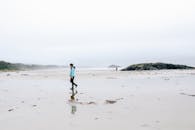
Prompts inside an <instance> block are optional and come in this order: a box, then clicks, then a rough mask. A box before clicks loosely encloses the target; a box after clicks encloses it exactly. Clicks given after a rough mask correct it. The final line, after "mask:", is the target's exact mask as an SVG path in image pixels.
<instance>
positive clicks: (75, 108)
mask: <svg viewBox="0 0 195 130" xmlns="http://www.w3.org/2000/svg"><path fill="white" fill-rule="evenodd" d="M71 91H72V93H71V96H70V100H69V102H70V103H73V104H71V114H75V113H76V111H77V107H76V104H75V101H76V100H75V95H76V94H77V93H78V92H77V90H76V89H75V88H74V87H73V88H71Z"/></svg>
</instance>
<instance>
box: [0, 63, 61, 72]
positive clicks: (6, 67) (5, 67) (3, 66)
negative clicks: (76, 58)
mask: <svg viewBox="0 0 195 130" xmlns="http://www.w3.org/2000/svg"><path fill="white" fill-rule="evenodd" d="M58 67H60V66H56V65H35V64H32V65H27V64H21V63H10V62H5V61H0V71H10V70H13V71H14V70H33V69H47V68H58Z"/></svg>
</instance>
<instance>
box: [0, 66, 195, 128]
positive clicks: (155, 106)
mask: <svg viewBox="0 0 195 130" xmlns="http://www.w3.org/2000/svg"><path fill="white" fill-rule="evenodd" d="M68 74H69V72H68V69H67V70H66V69H52V70H36V71H20V72H0V130H119V129H123V130H194V129H195V70H163V71H141V72H136V71H134V72H120V71H118V72H116V71H112V70H105V69H104V70H101V69H99V70H93V69H78V72H77V77H76V80H75V82H76V83H78V84H79V86H78V87H77V88H75V89H74V90H70V88H71V84H70V83H69V76H68Z"/></svg>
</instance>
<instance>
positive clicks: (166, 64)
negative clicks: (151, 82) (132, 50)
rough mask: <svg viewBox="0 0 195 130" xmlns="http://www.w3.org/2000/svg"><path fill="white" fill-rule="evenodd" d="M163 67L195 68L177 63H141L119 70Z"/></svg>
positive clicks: (162, 68) (158, 68)
mask: <svg viewBox="0 0 195 130" xmlns="http://www.w3.org/2000/svg"><path fill="white" fill-rule="evenodd" d="M164 69H195V67H191V66H187V65H178V64H168V63H160V62H159V63H142V64H133V65H130V66H128V67H126V68H124V69H122V70H121V71H133V70H164Z"/></svg>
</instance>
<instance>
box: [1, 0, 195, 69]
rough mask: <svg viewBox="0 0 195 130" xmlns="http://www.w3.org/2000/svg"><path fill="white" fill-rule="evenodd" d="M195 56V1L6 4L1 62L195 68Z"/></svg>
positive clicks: (27, 1)
mask: <svg viewBox="0 0 195 130" xmlns="http://www.w3.org/2000/svg"><path fill="white" fill-rule="evenodd" d="M194 50H195V2H194V1H193V0H163V1H162V0H161V1H159V0H147V1H146V0H136V1H135V0H132V1H131V0H126V1H125V0H118V1H115V0H98V1H92V0H82V1H81V0H74V1H70V0H69V1H66V0H55V1H54V0H32V1H30V0H17V1H16V0H6V1H1V2H0V60H6V61H10V62H23V63H36V64H68V63H69V62H73V63H76V64H78V65H90V66H96V65H98V66H104V65H110V64H119V65H128V64H132V63H139V62H156V61H162V62H173V63H181V64H189V65H195V60H194V59H195V51H194Z"/></svg>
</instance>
